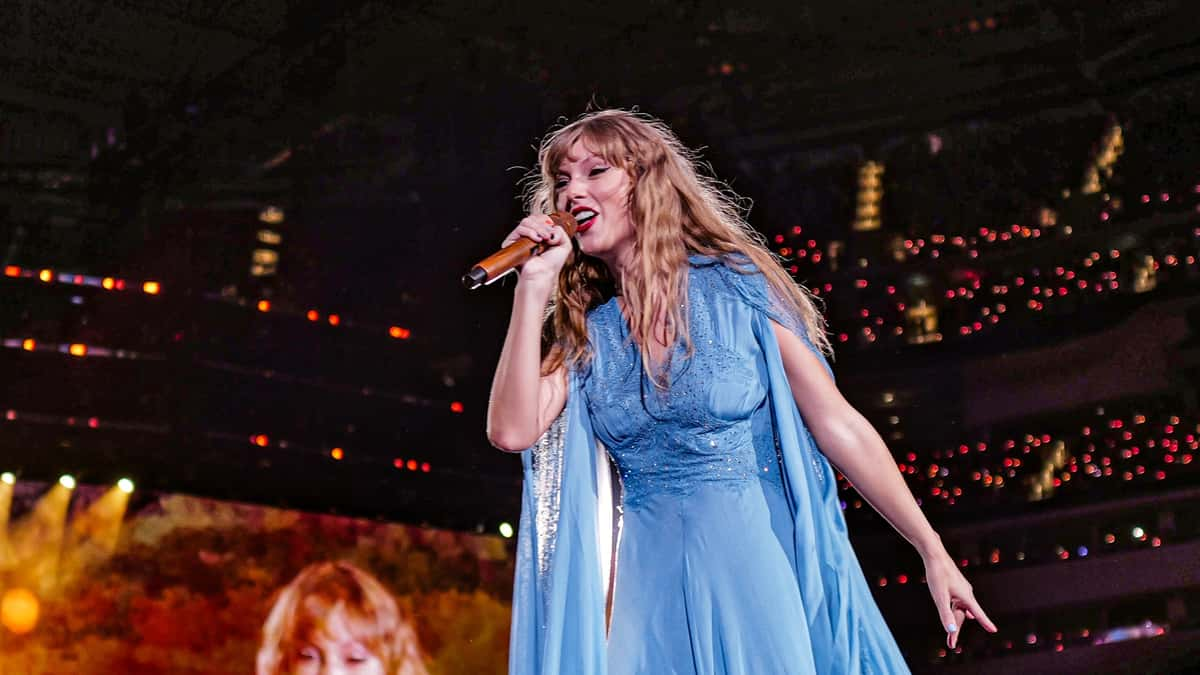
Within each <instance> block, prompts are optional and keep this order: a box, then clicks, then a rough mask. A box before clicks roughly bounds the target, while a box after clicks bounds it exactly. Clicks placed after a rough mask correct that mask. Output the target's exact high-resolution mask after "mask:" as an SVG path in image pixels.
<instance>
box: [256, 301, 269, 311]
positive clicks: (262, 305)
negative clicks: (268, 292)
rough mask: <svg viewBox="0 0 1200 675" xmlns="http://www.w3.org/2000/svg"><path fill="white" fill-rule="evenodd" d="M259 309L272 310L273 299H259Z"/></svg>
mask: <svg viewBox="0 0 1200 675" xmlns="http://www.w3.org/2000/svg"><path fill="white" fill-rule="evenodd" d="M258 311H260V312H269V311H271V301H270V300H259V301H258Z"/></svg>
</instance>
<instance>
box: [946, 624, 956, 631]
mask: <svg viewBox="0 0 1200 675" xmlns="http://www.w3.org/2000/svg"><path fill="white" fill-rule="evenodd" d="M957 630H958V625H957V624H953V623H952V624H950V625H948V626H946V632H947V633H953V632H955V631H957Z"/></svg>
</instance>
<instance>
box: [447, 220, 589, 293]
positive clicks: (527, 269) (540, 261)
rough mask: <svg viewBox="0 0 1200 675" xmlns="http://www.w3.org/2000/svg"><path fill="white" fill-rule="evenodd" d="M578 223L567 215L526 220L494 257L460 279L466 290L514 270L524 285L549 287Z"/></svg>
mask: <svg viewBox="0 0 1200 675" xmlns="http://www.w3.org/2000/svg"><path fill="white" fill-rule="evenodd" d="M577 227H578V223H576V222H575V218H573V217H572V216H571V214H569V213H564V212H561V211H556V212H554V213H552V214H550V215H548V216H547V215H529V216H526V217H525V218H524V219H523V220H522V221H521V223H520V224H519V225H517V227H516V229H514V230H513V231H512V232H510V233H509V235H508V236H507V237H505V239H504V243H503V244H502V245H501V249H500V250H499V251H497V252H496V253H494V254H492V255H490V256H488V257H487V258H485V259H483V260H481V261H480V262H479V263H478V264H477V265H475V266H474V267H472V268H471V271H469V272H467V273H466V274H465V275H463V278H462V281H463V285H464V286H466V287H467V288H468V289H475V288H479V287H480V286H482V285H485V284H490V283H492V282H494V281H496V280H497V279H499V278H500V277H503V276H504V275H506V274H508V273H509V272H511V271H513V270H515V269H516V268H518V267H520V268H521V277H522V278H523V279H525V280H527V281H531V280H541V279H543V277H544V280H545V281H547V282H548V283H550V284H553V283H554V281H555V279H557V278H558V272H559V270H560V269H562V266H563V265H564V264H565V263H566V261H567V256H569V255H570V254H571V237H572V236H574V234H575V230H576V228H577Z"/></svg>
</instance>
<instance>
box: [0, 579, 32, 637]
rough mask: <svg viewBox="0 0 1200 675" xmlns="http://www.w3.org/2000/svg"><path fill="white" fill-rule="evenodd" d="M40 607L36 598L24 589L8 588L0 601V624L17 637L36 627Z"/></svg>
mask: <svg viewBox="0 0 1200 675" xmlns="http://www.w3.org/2000/svg"><path fill="white" fill-rule="evenodd" d="M40 610H41V607H40V603H39V602H38V599H37V596H36V595H34V594H33V593H31V592H29V591H27V590H25V589H24V588H10V589H8V590H7V591H5V592H4V597H3V599H0V623H3V624H4V627H5V628H7V629H9V630H10V631H12V632H14V633H16V634H17V635H24V634H25V633H28V632H29V631H31V630H33V629H34V627H35V626H37V622H38V614H39V613H40Z"/></svg>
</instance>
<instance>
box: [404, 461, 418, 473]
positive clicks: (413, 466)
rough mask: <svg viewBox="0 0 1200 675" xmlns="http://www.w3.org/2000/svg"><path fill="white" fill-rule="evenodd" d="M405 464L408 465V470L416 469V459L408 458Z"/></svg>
mask: <svg viewBox="0 0 1200 675" xmlns="http://www.w3.org/2000/svg"><path fill="white" fill-rule="evenodd" d="M405 466H407V467H408V470H409V471H416V470H417V460H415V459H410V460H408V464H406V465H405Z"/></svg>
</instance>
